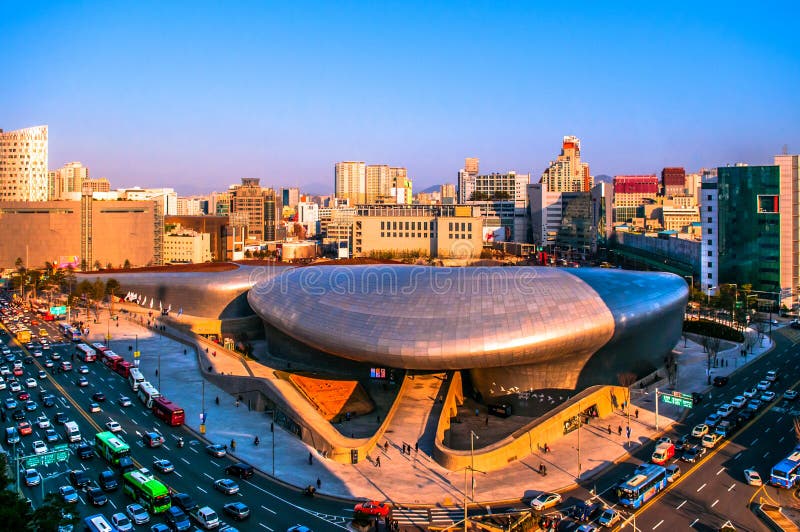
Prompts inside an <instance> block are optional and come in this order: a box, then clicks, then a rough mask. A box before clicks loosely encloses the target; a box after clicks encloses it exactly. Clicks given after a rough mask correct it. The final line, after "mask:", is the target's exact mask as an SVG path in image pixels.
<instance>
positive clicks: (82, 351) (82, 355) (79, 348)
mask: <svg viewBox="0 0 800 532" xmlns="http://www.w3.org/2000/svg"><path fill="white" fill-rule="evenodd" d="M75 356H77V357H78V360H80V361H81V362H94V361H95V360H97V353H95V350H94V349H92V348H91V347H89V346H88V345H86V344H78V345H76V346H75Z"/></svg>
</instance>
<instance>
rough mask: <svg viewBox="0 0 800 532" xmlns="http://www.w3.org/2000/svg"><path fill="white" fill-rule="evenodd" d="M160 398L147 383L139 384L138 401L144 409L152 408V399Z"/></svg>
mask: <svg viewBox="0 0 800 532" xmlns="http://www.w3.org/2000/svg"><path fill="white" fill-rule="evenodd" d="M157 397H161V394H160V393H159V391H158V390H157V389H156V387H155V386H153V385H152V384H150V383H149V382H147V381H144V382H142V383H140V384H139V400H140V401H141V402H142V404H143V405H144V406H145V407H146V408H153V399H156V398H157Z"/></svg>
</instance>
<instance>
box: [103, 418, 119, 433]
mask: <svg viewBox="0 0 800 532" xmlns="http://www.w3.org/2000/svg"><path fill="white" fill-rule="evenodd" d="M106 428H107V429H108V430H109V432H121V431H122V425H120V424H119V423H117V422H116V421H109V422H108V423H106Z"/></svg>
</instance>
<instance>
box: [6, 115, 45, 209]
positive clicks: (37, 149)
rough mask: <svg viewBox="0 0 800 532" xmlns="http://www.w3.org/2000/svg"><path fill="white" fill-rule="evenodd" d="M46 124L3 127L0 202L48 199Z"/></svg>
mask: <svg viewBox="0 0 800 532" xmlns="http://www.w3.org/2000/svg"><path fill="white" fill-rule="evenodd" d="M48 188H49V182H48V176H47V126H36V127H29V128H25V129H18V130H16V131H6V132H3V130H2V129H0V201H47V198H48Z"/></svg>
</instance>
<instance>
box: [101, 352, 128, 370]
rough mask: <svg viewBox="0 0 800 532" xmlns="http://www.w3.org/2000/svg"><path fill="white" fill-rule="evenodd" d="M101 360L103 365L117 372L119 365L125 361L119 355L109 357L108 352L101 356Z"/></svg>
mask: <svg viewBox="0 0 800 532" xmlns="http://www.w3.org/2000/svg"><path fill="white" fill-rule="evenodd" d="M100 360H102V361H103V364H105V365H106V366H108V367H109V368H111V369H112V370H116V369H117V364H119V363H120V362H121V361H122V360H123V358H122V357H121V356H119V355H117V354H111V355H109V354H108V352H105V353H102V354H101V355H100Z"/></svg>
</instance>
